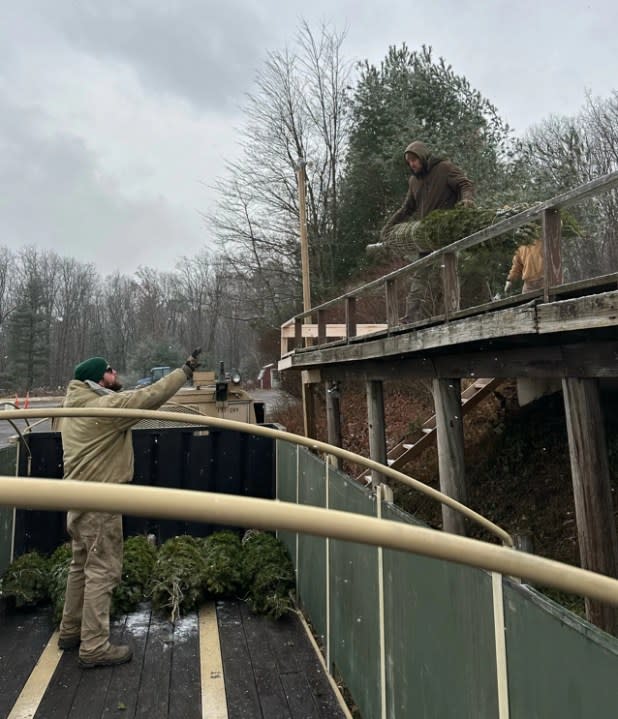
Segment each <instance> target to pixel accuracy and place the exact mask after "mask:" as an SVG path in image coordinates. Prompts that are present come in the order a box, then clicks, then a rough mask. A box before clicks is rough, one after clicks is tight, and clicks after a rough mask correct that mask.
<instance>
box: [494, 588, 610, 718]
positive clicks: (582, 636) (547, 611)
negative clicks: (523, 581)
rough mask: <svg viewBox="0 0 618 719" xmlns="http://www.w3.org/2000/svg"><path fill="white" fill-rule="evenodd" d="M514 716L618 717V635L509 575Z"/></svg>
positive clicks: (507, 609) (508, 647)
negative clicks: (594, 625) (586, 619)
mask: <svg viewBox="0 0 618 719" xmlns="http://www.w3.org/2000/svg"><path fill="white" fill-rule="evenodd" d="M503 585H504V623H505V628H506V650H507V661H508V676H509V694H510V715H511V719H524V718H525V719H537V718H538V719H554V718H555V719H558V717H560V719H569V718H572V719H582V718H584V717H594V718H595V719H606V718H607V719H610V718H611V719H615V718H616V717H617V716H618V641H617V640H616V639H614V638H613V637H611V636H609V635H608V634H604V633H603V632H601V631H600V630H598V629H596V628H595V627H593V626H592V625H590V624H588V623H587V622H585V621H583V620H582V619H579V618H578V617H577V616H576V615H574V614H572V613H571V612H569V611H567V610H566V609H564V608H563V607H561V606H559V605H558V604H556V603H555V602H552V601H551V600H549V599H547V598H546V597H542V596H540V595H539V594H538V592H535V591H534V590H532V589H530V588H528V587H524V586H517V585H515V584H513V583H511V582H507V581H504V582H503Z"/></svg>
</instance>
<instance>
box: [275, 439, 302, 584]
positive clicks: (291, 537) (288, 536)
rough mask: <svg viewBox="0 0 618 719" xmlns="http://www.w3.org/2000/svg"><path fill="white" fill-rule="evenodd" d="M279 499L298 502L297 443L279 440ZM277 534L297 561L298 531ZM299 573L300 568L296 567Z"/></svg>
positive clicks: (277, 445) (277, 450) (277, 444)
mask: <svg viewBox="0 0 618 719" xmlns="http://www.w3.org/2000/svg"><path fill="white" fill-rule="evenodd" d="M276 452H277V499H278V500H280V501H281V502H292V503H293V504H296V445H295V444H290V442H282V441H280V440H277V443H276ZM277 536H278V537H279V539H280V540H281V541H282V542H283V543H284V544H285V546H286V547H287V549H288V552H289V553H290V556H291V557H292V561H293V562H295V561H296V532H285V531H278V532H277ZM296 572H297V574H298V568H297V569H296Z"/></svg>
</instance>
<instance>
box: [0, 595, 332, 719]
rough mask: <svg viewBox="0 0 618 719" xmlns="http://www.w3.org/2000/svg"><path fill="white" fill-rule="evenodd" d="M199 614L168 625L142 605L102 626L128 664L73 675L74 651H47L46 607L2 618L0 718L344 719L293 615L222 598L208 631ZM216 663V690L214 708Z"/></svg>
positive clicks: (52, 637)
mask: <svg viewBox="0 0 618 719" xmlns="http://www.w3.org/2000/svg"><path fill="white" fill-rule="evenodd" d="M206 611H208V610H206ZM203 613H204V610H201V611H200V615H199V617H198V614H197V613H192V614H190V615H188V616H186V617H183V618H182V619H180V620H179V621H178V622H176V623H175V624H172V623H171V622H168V621H165V620H163V619H161V618H160V617H158V616H157V615H156V614H154V613H152V612H151V611H150V607H149V606H146V605H145V606H144V607H143V608H142V609H141V610H140V611H138V612H136V613H134V614H131V615H128V616H126V617H123V618H122V619H121V620H118V621H115V622H113V625H112V640H113V641H115V642H118V641H128V642H129V643H131V645H132V646H133V650H134V655H133V659H132V661H131V662H130V663H128V664H125V665H122V666H119V667H110V668H98V669H94V670H82V669H80V668H79V666H78V663H77V652H76V651H66V652H59V651H57V650H56V641H57V637H56V634H55V633H54V631H53V629H54V628H53V624H52V620H51V612H50V610H49V609H40V610H36V611H30V612H16V611H10V610H7V611H5V612H4V613H3V614H1V615H0V718H2V719H111V718H112V717H122V718H123V719H133V718H135V719H138V718H139V719H141V718H143V719H146V717H147V718H148V719H344V717H345V716H346V712H344V710H343V709H342V708H341V706H340V704H339V703H338V699H337V696H336V695H335V692H334V690H333V688H332V686H331V683H330V681H329V679H328V677H327V676H326V673H325V672H324V669H323V667H322V663H321V661H320V659H319V657H318V656H317V655H316V653H315V651H314V648H313V645H312V643H311V641H310V639H309V638H308V636H307V634H306V632H305V629H304V626H303V623H302V622H301V620H300V619H299V617H297V616H296V615H290V616H287V617H284V618H282V619H280V620H278V621H274V620H270V619H268V618H265V617H257V616H254V615H252V614H251V613H250V612H249V611H248V610H247V607H246V605H245V604H244V603H243V602H239V601H231V600H230V601H221V602H217V604H216V612H215V611H214V607H213V608H212V616H213V617H215V616H216V620H217V621H216V624H215V623H214V619H213V624H212V625H209V624H208V623H206V624H204V623H203V622H202V621H201V619H202V615H203ZM204 626H205V627H206V631H207V632H209V631H210V632H214V634H216V628H217V626H218V635H219V636H218V643H219V644H220V648H221V654H220V658H218V657H217V656H214V655H215V654H216V653H217V652H216V651H214V650H213V642H211V641H210V639H211V638H212V639H216V637H209V636H208V635H206V640H205V636H204V634H202V637H201V638H202V642H200V628H203V627H204ZM216 644H217V643H216V642H215V644H214V646H216ZM46 647H47V649H46ZM217 662H219V663H217ZM221 662H222V669H223V671H222V674H223V681H224V687H225V691H224V693H222V692H221V693H220V695H221V696H222V697H223V699H222V701H221V702H220V703H219V704H218V705H217V701H218V700H217V697H218V692H217V684H222V682H221V679H222V678H221V676H220V675H221V672H220V671H219V669H218V667H220V666H221ZM46 664H47V665H49V669H48V672H47V676H45V665H46ZM33 670H34V673H33ZM204 674H206V676H204ZM41 676H45V679H43V680H42V679H41ZM37 691H38V698H37V699H35V700H33V699H32V696H30V695H31V694H32V693H33V692H34V694H36V692H37Z"/></svg>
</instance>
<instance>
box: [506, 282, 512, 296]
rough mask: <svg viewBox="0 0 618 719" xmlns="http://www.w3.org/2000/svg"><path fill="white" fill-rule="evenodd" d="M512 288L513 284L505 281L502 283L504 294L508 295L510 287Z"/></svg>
mask: <svg viewBox="0 0 618 719" xmlns="http://www.w3.org/2000/svg"><path fill="white" fill-rule="evenodd" d="M512 286H513V283H512V282H511V281H510V280H507V281H506V282H505V283H504V294H505V295H508V293H509V292H510V291H511V287H512Z"/></svg>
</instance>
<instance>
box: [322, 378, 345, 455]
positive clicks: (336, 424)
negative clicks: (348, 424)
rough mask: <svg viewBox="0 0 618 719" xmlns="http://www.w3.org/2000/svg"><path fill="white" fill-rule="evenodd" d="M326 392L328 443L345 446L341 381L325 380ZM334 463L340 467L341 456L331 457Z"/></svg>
mask: <svg viewBox="0 0 618 719" xmlns="http://www.w3.org/2000/svg"><path fill="white" fill-rule="evenodd" d="M324 389H325V392H326V431H327V434H328V443H329V444H332V445H334V446H335V447H343V444H342V439H341V410H340V407H339V382H337V381H334V382H325V383H324ZM331 462H332V464H333V465H334V466H335V467H337V469H339V467H340V466H341V460H340V458H339V457H334V456H332V457H331Z"/></svg>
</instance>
